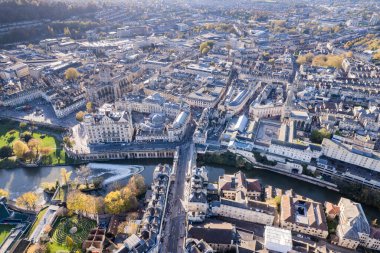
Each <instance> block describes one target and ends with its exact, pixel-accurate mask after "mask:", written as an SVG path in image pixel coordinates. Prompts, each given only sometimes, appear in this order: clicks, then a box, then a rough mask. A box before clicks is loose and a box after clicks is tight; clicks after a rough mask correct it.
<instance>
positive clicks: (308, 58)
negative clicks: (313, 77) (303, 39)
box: [297, 53, 314, 64]
mask: <svg viewBox="0 0 380 253" xmlns="http://www.w3.org/2000/svg"><path fill="white" fill-rule="evenodd" d="M313 57H314V55H313V53H307V54H305V55H299V56H298V58H297V63H298V64H305V63H311V62H312V60H313Z"/></svg>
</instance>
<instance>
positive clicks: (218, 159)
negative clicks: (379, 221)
mask: <svg viewBox="0 0 380 253" xmlns="http://www.w3.org/2000/svg"><path fill="white" fill-rule="evenodd" d="M197 165H198V166H203V165H205V166H219V167H222V168H225V167H228V168H229V170H230V168H235V171H238V170H241V171H243V172H245V173H247V172H252V171H254V170H267V171H271V172H273V173H276V174H280V175H284V176H286V177H288V178H294V179H295V180H298V181H302V182H306V183H312V184H314V185H316V186H317V187H324V188H326V189H328V190H332V191H335V192H340V195H341V196H343V197H347V198H350V199H353V200H355V201H358V202H360V203H363V204H365V205H367V206H370V207H372V208H373V209H374V211H373V212H375V210H376V212H378V211H379V210H380V193H379V192H377V191H376V190H373V189H367V188H366V187H364V186H358V185H353V184H348V183H347V182H337V183H336V184H335V185H336V187H332V185H329V184H326V185H323V182H318V181H316V180H317V179H316V178H313V179H312V177H309V176H305V175H302V176H301V177H300V176H298V175H292V174H289V173H286V172H283V171H279V170H276V169H271V168H269V167H268V166H263V165H261V166H257V165H255V164H253V163H251V162H250V161H248V160H247V159H244V158H243V157H242V156H240V155H236V154H234V153H232V152H229V151H226V152H220V153H205V154H198V157H197ZM318 180H319V179H318ZM275 186H276V185H275ZM326 186H328V187H326ZM377 216H379V215H377ZM377 216H376V217H377ZM379 218H380V217H379Z"/></svg>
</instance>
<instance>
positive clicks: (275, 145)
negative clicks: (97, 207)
mask: <svg viewBox="0 0 380 253" xmlns="http://www.w3.org/2000/svg"><path fill="white" fill-rule="evenodd" d="M269 152H270V153H272V154H276V155H280V156H284V157H287V158H290V159H294V160H298V161H302V162H307V163H309V162H310V161H311V159H312V158H318V157H320V156H321V155H322V148H321V147H320V146H317V145H313V144H309V145H301V144H295V143H290V142H285V141H279V140H272V141H271V144H270V146H269Z"/></svg>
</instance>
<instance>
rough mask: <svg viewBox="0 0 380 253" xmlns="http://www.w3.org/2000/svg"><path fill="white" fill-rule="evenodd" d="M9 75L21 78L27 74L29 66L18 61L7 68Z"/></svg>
mask: <svg viewBox="0 0 380 253" xmlns="http://www.w3.org/2000/svg"><path fill="white" fill-rule="evenodd" d="M8 71H9V73H10V77H12V76H16V77H18V78H23V77H26V76H28V75H29V67H28V65H27V64H25V63H22V62H18V63H16V64H15V65H13V66H11V67H9V68H8Z"/></svg>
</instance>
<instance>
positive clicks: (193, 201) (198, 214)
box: [185, 167, 209, 222]
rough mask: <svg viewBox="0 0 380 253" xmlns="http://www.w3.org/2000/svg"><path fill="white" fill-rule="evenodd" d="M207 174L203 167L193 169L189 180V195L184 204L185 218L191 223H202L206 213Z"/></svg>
mask: <svg viewBox="0 0 380 253" xmlns="http://www.w3.org/2000/svg"><path fill="white" fill-rule="evenodd" d="M207 186H208V173H207V169H206V168H205V167H201V168H194V169H193V170H192V174H191V179H190V193H189V196H188V199H187V200H186V202H185V209H186V212H187V218H188V220H189V221H191V222H203V221H204V220H205V219H206V214H207V212H208V207H209V205H208V202H207Z"/></svg>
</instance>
